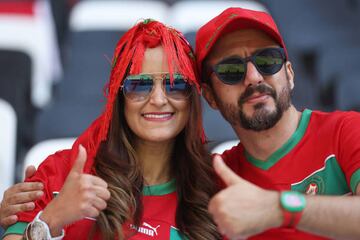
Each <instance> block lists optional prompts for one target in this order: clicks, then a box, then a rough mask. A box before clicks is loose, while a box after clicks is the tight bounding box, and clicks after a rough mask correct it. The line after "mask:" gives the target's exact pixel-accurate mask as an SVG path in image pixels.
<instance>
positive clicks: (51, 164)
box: [26, 150, 71, 182]
mask: <svg viewBox="0 0 360 240" xmlns="http://www.w3.org/2000/svg"><path fill="white" fill-rule="evenodd" d="M70 152H71V150H62V151H58V152H56V153H54V154H52V155H49V156H48V157H47V158H46V159H45V160H44V161H43V162H42V163H41V164H40V165H39V167H38V169H37V170H36V173H35V175H34V176H32V177H31V178H28V179H26V181H31V182H33V181H41V182H47V181H48V180H49V179H54V178H55V179H65V178H66V176H67V174H68V172H69V170H70V166H71V162H70Z"/></svg>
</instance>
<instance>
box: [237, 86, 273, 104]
mask: <svg viewBox="0 0 360 240" xmlns="http://www.w3.org/2000/svg"><path fill="white" fill-rule="evenodd" d="M255 92H258V93H260V94H264V93H265V94H268V95H270V96H271V97H273V98H274V99H276V91H275V90H274V89H272V88H271V87H269V86H267V85H265V84H260V85H256V86H252V85H251V86H249V87H247V88H246V89H245V92H244V93H243V94H241V96H240V98H239V104H243V103H244V102H245V101H246V99H247V98H249V97H250V96H251V95H253V94H254V93H255Z"/></svg>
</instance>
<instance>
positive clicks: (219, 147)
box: [211, 139, 240, 154]
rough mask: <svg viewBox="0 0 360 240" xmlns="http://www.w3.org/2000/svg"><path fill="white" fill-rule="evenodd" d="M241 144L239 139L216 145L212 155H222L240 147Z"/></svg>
mask: <svg viewBox="0 0 360 240" xmlns="http://www.w3.org/2000/svg"><path fill="white" fill-rule="evenodd" d="M239 142H240V140H239V139H236V140H235V139H234V140H229V141H225V142H222V143H220V144H218V145H216V146H215V147H214V148H213V149H212V150H211V153H213V154H214V153H217V154H222V153H223V152H224V151H225V150H229V149H231V148H232V147H234V146H236V145H238V144H239Z"/></svg>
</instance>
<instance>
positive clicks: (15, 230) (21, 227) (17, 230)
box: [2, 222, 28, 239]
mask: <svg viewBox="0 0 360 240" xmlns="http://www.w3.org/2000/svg"><path fill="white" fill-rule="evenodd" d="M27 224H28V223H27V222H17V223H15V224H13V225H11V226H9V227H8V228H7V229H6V231H5V233H4V236H2V239H3V238H4V237H5V236H7V235H10V234H15V235H23V234H24V232H25V229H26V226H27Z"/></svg>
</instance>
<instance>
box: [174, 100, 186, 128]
mask: <svg viewBox="0 0 360 240" xmlns="http://www.w3.org/2000/svg"><path fill="white" fill-rule="evenodd" d="M174 105H175V104H174ZM174 107H175V108H176V109H177V111H178V114H179V119H178V124H179V125H181V126H182V127H184V126H185V125H186V123H187V121H189V116H190V102H189V101H186V102H179V103H178V104H176V105H175V106H174Z"/></svg>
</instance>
